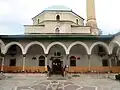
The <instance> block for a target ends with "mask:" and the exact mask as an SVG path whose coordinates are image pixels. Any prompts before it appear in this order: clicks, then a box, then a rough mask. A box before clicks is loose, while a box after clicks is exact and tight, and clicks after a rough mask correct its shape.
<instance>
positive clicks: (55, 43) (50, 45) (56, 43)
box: [46, 42, 69, 54]
mask: <svg viewBox="0 0 120 90" xmlns="http://www.w3.org/2000/svg"><path fill="white" fill-rule="evenodd" d="M54 45H60V46H62V47H63V48H64V50H65V53H66V54H69V53H68V52H67V47H66V46H65V45H64V44H63V43H61V42H52V43H51V44H49V45H48V47H47V50H46V54H48V53H49V50H50V48H51V47H52V46H54Z"/></svg>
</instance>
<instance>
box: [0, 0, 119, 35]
mask: <svg viewBox="0 0 120 90" xmlns="http://www.w3.org/2000/svg"><path fill="white" fill-rule="evenodd" d="M52 5H64V6H66V7H68V8H71V9H72V11H74V12H75V13H77V14H78V15H80V16H81V17H83V18H85V19H86V0H0V34H1V35H6V34H24V25H31V24H32V18H33V17H34V16H36V15H37V14H39V13H40V12H42V11H43V10H44V9H45V8H47V7H49V6H52ZM95 7H96V8H95V9H96V19H97V24H98V27H99V28H100V29H101V30H102V32H103V34H115V33H117V32H119V31H120V0H95Z"/></svg>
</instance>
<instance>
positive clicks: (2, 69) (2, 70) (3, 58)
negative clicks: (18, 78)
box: [0, 54, 5, 72]
mask: <svg viewBox="0 0 120 90" xmlns="http://www.w3.org/2000/svg"><path fill="white" fill-rule="evenodd" d="M1 56H2V63H1V64H2V65H1V70H0V71H1V72H4V62H5V55H4V54H2V55H1Z"/></svg>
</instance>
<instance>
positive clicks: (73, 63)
mask: <svg viewBox="0 0 120 90" xmlns="http://www.w3.org/2000/svg"><path fill="white" fill-rule="evenodd" d="M70 66H76V57H75V56H71V57H70Z"/></svg>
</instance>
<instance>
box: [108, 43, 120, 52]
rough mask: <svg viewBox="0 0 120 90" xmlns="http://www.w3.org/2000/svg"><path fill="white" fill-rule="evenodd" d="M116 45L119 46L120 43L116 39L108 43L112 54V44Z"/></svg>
mask: <svg viewBox="0 0 120 90" xmlns="http://www.w3.org/2000/svg"><path fill="white" fill-rule="evenodd" d="M115 44H116V45H118V47H120V43H119V42H118V41H111V42H110V44H109V49H110V53H111V54H112V51H113V48H114V45H115Z"/></svg>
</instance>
